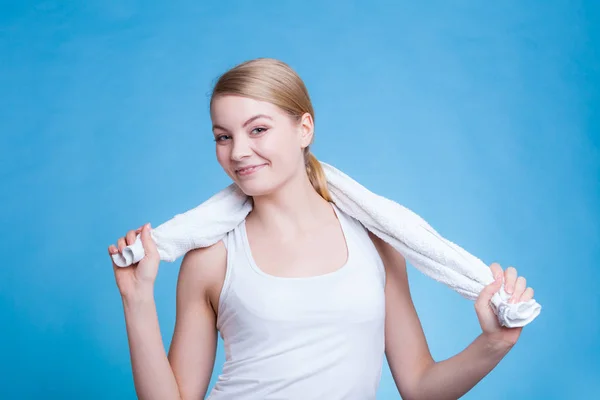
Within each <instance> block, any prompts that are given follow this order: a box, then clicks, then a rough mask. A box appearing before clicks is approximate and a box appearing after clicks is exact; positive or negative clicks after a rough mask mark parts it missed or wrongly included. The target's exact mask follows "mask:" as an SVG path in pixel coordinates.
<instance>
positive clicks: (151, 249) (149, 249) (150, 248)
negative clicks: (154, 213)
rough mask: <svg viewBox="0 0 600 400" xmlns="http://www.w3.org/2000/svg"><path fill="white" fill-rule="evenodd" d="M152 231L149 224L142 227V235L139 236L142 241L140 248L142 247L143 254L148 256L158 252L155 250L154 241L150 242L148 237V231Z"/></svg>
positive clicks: (150, 239) (150, 238) (150, 237)
mask: <svg viewBox="0 0 600 400" xmlns="http://www.w3.org/2000/svg"><path fill="white" fill-rule="evenodd" d="M151 230H152V226H151V225H150V223H148V224H146V225H145V226H144V229H142V233H141V234H140V236H141V239H142V246H144V253H146V254H147V255H150V256H154V255H156V254H157V253H158V252H157V250H156V244H155V243H154V240H152V236H151V235H150V231H151Z"/></svg>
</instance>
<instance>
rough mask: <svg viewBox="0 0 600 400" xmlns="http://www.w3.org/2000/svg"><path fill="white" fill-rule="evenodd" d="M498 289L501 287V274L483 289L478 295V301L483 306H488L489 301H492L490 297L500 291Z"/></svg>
mask: <svg viewBox="0 0 600 400" xmlns="http://www.w3.org/2000/svg"><path fill="white" fill-rule="evenodd" d="M500 287H502V273H499V274H498V275H497V276H496V279H495V280H494V281H493V282H492V283H490V284H489V285H487V286H486V287H484V288H483V290H482V291H481V293H480V294H479V299H478V301H479V302H481V303H483V304H488V303H489V302H490V300H492V297H494V294H495V293H496V292H497V291H498V290H500Z"/></svg>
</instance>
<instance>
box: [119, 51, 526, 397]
mask: <svg viewBox="0 0 600 400" xmlns="http://www.w3.org/2000/svg"><path fill="white" fill-rule="evenodd" d="M210 113H211V119H212V122H213V133H214V138H215V148H216V155H217V160H218V162H219V164H220V165H221V166H222V168H223V169H224V171H225V172H226V173H227V174H228V175H229V176H230V177H231V179H232V180H233V181H234V182H235V183H236V184H237V185H238V186H239V187H240V188H241V189H242V190H243V192H244V193H245V194H247V195H248V196H251V198H252V200H253V209H252V211H251V212H250V214H248V216H247V218H246V219H245V221H243V222H242V223H241V224H240V225H238V226H237V227H236V228H235V229H234V230H232V231H231V232H229V233H228V234H227V236H226V237H225V238H224V239H223V240H222V241H219V242H218V243H216V244H215V245H213V246H211V247H207V248H202V249H196V250H193V251H190V252H188V253H187V254H186V255H185V256H184V257H183V260H182V263H181V269H180V272H179V279H178V284H177V313H176V323H175V330H174V334H173V339H172V342H171V347H170V350H169V353H168V355H167V354H166V352H165V348H164V345H163V342H162V339H161V334H160V329H159V323H158V318H157V312H156V306H155V303H154V295H153V287H154V281H155V278H156V275H157V271H158V266H159V261H160V259H159V256H158V253H157V250H156V247H155V244H154V243H153V241H152V239H151V237H150V234H149V229H150V227H149V225H148V224H147V225H145V226H144V227H142V228H139V229H137V230H131V231H129V232H127V234H126V235H125V236H124V237H122V238H120V239H118V241H117V245H116V246H114V245H111V246H110V247H109V249H108V250H109V254H111V255H112V254H114V253H116V252H118V251H122V250H123V248H124V247H125V246H127V245H130V244H132V243H133V242H134V241H135V238H136V236H137V234H138V233H141V237H142V242H143V244H144V248H145V253H146V256H145V257H144V258H143V259H142V260H141V261H140V262H139V263H138V264H134V265H132V266H129V267H126V268H120V267H117V266H115V265H114V264H113V268H114V273H115V278H116V282H117V286H118V288H119V291H120V293H121V296H122V299H123V306H124V312H125V319H126V326H127V334H128V338H129V346H130V353H131V362H132V367H133V377H134V383H135V388H136V391H137V394H138V396H139V398H141V399H159V400H167V399H200V398H204V396H205V395H206V392H207V389H208V386H209V381H210V377H211V375H212V371H213V364H214V361H215V350H216V345H217V334H218V332H219V333H220V334H221V336H222V338H223V341H224V344H225V353H226V361H225V364H224V366H223V372H222V374H221V375H220V376H219V378H218V381H217V382H216V384H215V386H214V388H213V389H212V391H211V392H210V394H209V396H208V398H209V399H211V400H225V399H227V400H229V399H235V400H243V399H290V400H293V399H302V400H308V399H327V400H336V399H357V400H365V399H374V398H375V396H376V392H377V388H378V385H379V380H380V376H381V369H382V364H383V357H384V354H385V355H387V359H388V362H389V365H390V369H391V371H392V374H393V377H394V380H395V382H396V386H397V387H398V390H399V392H400V394H401V395H402V397H403V398H405V399H457V398H459V397H461V396H462V395H463V394H465V393H466V392H467V391H469V390H470V389H471V388H472V387H473V386H474V385H475V384H476V383H477V382H479V381H480V380H481V379H482V378H483V377H484V376H485V375H486V374H488V373H489V372H490V371H491V370H492V369H493V368H494V367H495V366H496V365H497V363H498V362H499V361H500V360H501V359H502V358H503V357H504V355H505V354H506V353H507V352H508V351H509V350H510V349H511V348H512V346H513V345H514V344H515V343H516V341H517V339H518V337H519V334H520V332H521V329H522V328H511V329H509V328H504V327H501V326H500V325H499V323H498V322H497V319H496V316H495V315H494V313H493V311H492V309H491V308H490V306H489V301H490V299H491V297H492V295H493V294H494V293H495V292H496V291H497V290H498V289H499V288H500V285H501V284H502V282H503V280H504V282H505V284H506V289H507V291H508V292H509V293H512V296H513V300H514V301H527V300H529V299H531V298H533V290H532V289H531V288H527V287H526V284H525V283H526V282H525V279H524V278H523V277H518V276H517V271H516V270H515V268H512V267H510V268H507V269H506V270H505V271H504V270H503V269H502V268H501V267H500V266H499V265H498V264H492V265H491V266H490V268H491V269H492V272H493V273H494V275H495V276H496V277H497V279H496V281H495V282H494V283H492V284H490V285H489V286H487V287H486V288H485V289H484V290H483V291H482V292H481V295H480V296H479V298H478V300H477V301H476V303H475V310H476V313H477V316H478V319H479V322H480V324H481V328H482V333H481V335H480V336H478V337H477V338H476V339H475V340H474V341H473V343H472V344H470V345H469V346H468V347H467V348H466V349H465V350H464V351H462V352H461V353H459V354H457V355H456V356H454V357H452V358H450V359H447V360H444V361H441V362H436V361H434V360H433V358H432V356H431V354H430V351H429V348H428V346H427V342H426V339H425V336H424V334H423V330H422V327H421V324H420V322H419V319H418V316H417V313H416V312H415V308H414V306H413V303H412V300H411V295H410V291H409V284H408V280H407V273H406V262H405V259H404V258H403V256H402V255H401V254H399V253H398V252H397V251H396V250H394V249H393V248H392V247H391V246H390V245H388V244H386V243H385V242H383V241H382V240H380V239H378V238H377V237H375V236H374V235H373V234H371V233H370V232H368V231H367V230H366V229H365V228H364V227H363V226H362V225H361V224H360V223H359V222H358V221H356V220H354V219H352V218H351V217H349V216H348V215H346V214H344V213H343V212H342V211H340V209H338V208H337V206H336V205H335V204H334V203H333V202H332V201H331V198H330V196H329V194H328V191H327V185H326V183H325V178H324V174H323V171H322V169H321V167H320V165H319V161H317V159H316V158H315V157H314V156H313V155H312V154H311V152H310V150H309V148H310V145H311V143H312V142H313V139H314V128H315V125H314V115H315V114H314V111H313V108H312V105H311V101H310V98H309V95H308V92H307V90H306V87H305V85H304V83H303V82H302V80H301V79H300V77H299V76H298V75H297V74H296V73H295V72H294V71H293V70H292V69H291V68H290V67H289V66H288V65H286V64H285V63H283V62H281V61H278V60H274V59H255V60H251V61H247V62H245V63H242V64H240V65H238V66H236V67H235V68H233V69H231V70H229V71H227V72H226V73H225V74H224V75H222V76H221V77H220V79H219V80H218V82H217V83H216V85H215V88H214V90H213V94H212V97H211V102H210Z"/></svg>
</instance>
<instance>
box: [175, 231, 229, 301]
mask: <svg viewBox="0 0 600 400" xmlns="http://www.w3.org/2000/svg"><path fill="white" fill-rule="evenodd" d="M226 269H227V249H226V247H225V244H224V243H223V241H222V240H220V241H218V242H217V243H215V244H213V245H212V246H209V247H202V248H198V249H194V250H190V251H189V252H187V253H186V254H185V256H184V257H183V260H182V261H181V268H180V270H179V278H178V282H177V286H178V297H180V296H181V297H185V296H194V297H195V296H200V297H203V298H204V299H206V300H209V301H210V302H211V304H213V305H214V303H215V301H214V299H215V295H216V296H217V297H216V298H217V299H218V293H219V292H220V288H221V287H222V285H223V281H224V279H225V272H226Z"/></svg>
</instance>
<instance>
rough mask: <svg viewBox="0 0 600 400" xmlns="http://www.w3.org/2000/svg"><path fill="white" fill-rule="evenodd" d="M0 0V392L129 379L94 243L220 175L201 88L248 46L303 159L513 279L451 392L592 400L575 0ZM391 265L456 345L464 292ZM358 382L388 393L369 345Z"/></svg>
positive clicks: (105, 393) (108, 393)
mask: <svg viewBox="0 0 600 400" xmlns="http://www.w3.org/2000/svg"><path fill="white" fill-rule="evenodd" d="M0 4H1V8H0V201H1V207H0V224H1V227H2V230H1V235H2V237H1V242H0V243H1V246H2V254H3V256H4V262H3V266H2V268H0V315H1V317H2V319H1V329H0V335H1V340H0V346H1V348H0V350H1V353H0V354H1V355H2V364H1V366H0V369H1V370H0V397H1V398H3V399H38V398H44V399H129V398H134V397H135V392H134V389H133V383H132V375H131V366H130V361H129V353H128V345H127V337H126V331H125V325H124V318H123V312H122V305H121V300H120V297H119V294H118V291H117V288H116V285H115V283H114V277H113V272H112V269H111V264H110V259H109V257H108V255H107V252H106V248H107V246H108V245H109V244H110V243H114V242H115V241H116V239H117V238H118V237H119V236H122V235H124V234H125V232H126V231H127V230H128V229H132V228H136V227H138V226H139V225H141V224H142V223H144V222H152V224H153V225H154V226H157V225H159V224H160V223H162V222H164V221H166V220H167V219H169V218H171V217H172V216H174V215H175V214H177V213H180V212H182V211H186V210H188V209H190V208H192V207H194V206H196V205H197V204H199V203H201V202H202V201H204V200H206V199H207V198H208V197H209V196H210V195H212V194H213V193H215V192H216V191H218V190H220V189H221V188H223V187H224V186H226V185H227V184H229V180H228V178H227V176H226V175H225V174H224V173H223V172H222V170H221V169H220V167H219V165H218V164H217V162H216V159H215V155H214V143H213V142H212V136H211V132H210V127H211V123H210V119H209V113H208V94H209V93H210V90H211V87H212V85H213V84H214V82H215V80H216V79H217V77H218V76H219V74H221V73H223V72H225V71H226V70H227V69H228V68H230V67H233V66H234V65H236V64H237V63H239V62H242V61H245V60H247V59H251V58H255V57H275V58H279V59H281V60H283V61H285V62H287V63H289V64H290V65H291V66H292V67H293V68H294V69H296V71H297V72H298V73H299V74H300V75H301V77H302V78H303V79H304V80H305V82H306V85H307V86H308V88H309V91H310V94H311V96H312V99H313V102H314V106H315V109H316V115H315V119H316V141H315V145H314V147H313V150H314V153H315V154H316V155H317V157H319V158H320V159H322V160H323V161H327V162H329V163H332V164H334V165H335V166H337V167H338V168H340V169H342V170H343V171H345V172H347V173H348V174H349V175H351V176H352V177H354V178H355V179H357V180H358V181H359V182H361V183H362V184H364V185H365V186H367V187H368V188H370V189H371V190H373V191H375V192H377V193H379V194H382V195H385V196H387V197H390V198H392V199H393V200H395V201H398V202H400V203H402V204H403V205H405V206H407V207H409V208H411V209H412V210H414V211H415V212H417V213H419V214H420V215H421V216H423V217H424V218H425V219H426V220H427V221H428V222H429V223H430V224H431V225H432V226H434V227H435V228H436V229H437V230H438V231H439V232H440V233H442V234H443V235H444V236H446V237H447V238H449V239H451V240H452V241H454V242H456V243H458V244H460V245H461V246H463V247H464V248H465V249H467V250H468V251H470V252H472V253H474V254H476V255H477V256H478V257H480V258H481V259H482V260H484V261H485V262H486V263H487V264H490V263H492V262H494V261H496V262H499V263H500V264H501V265H502V266H503V267H507V266H509V265H513V266H515V267H516V268H517V269H518V271H519V273H520V274H522V275H524V276H525V277H526V278H527V279H528V283H529V285H530V286H532V287H533V288H534V289H535V298H536V300H537V301H538V302H539V303H540V304H541V305H542V306H543V310H542V313H541V315H540V316H539V317H538V319H536V320H535V321H534V322H533V323H532V324H531V325H529V326H527V327H526V328H525V329H524V331H523V334H522V336H521V339H520V341H519V342H518V343H517V345H516V347H515V348H514V349H513V350H512V352H510V353H509V354H508V355H507V357H506V358H505V359H504V360H503V361H502V362H501V363H500V364H499V366H498V367H497V368H496V369H495V370H494V371H492V372H491V374H489V375H488V376H487V377H486V378H485V379H483V380H482V381H481V382H480V383H479V384H478V385H477V386H476V387H475V388H474V389H473V390H472V391H471V392H469V393H468V394H467V395H466V396H465V397H464V398H465V399H508V398H510V399H538V398H539V399H566V398H568V399H590V398H600V362H599V361H598V357H599V356H600V345H599V343H598V338H599V337H600V324H599V322H598V317H600V296H599V294H598V292H599V286H600V272H599V269H598V266H599V265H598V259H599V256H600V223H599V217H600V212H599V210H600V188H599V185H600V155H599V147H600V134H599V128H600V124H599V114H598V111H597V110H598V109H599V107H600V95H599V93H600V92H599V89H600V85H599V82H600V74H599V71H598V67H599V65H600V54H599V47H598V46H599V42H598V28H597V27H598V22H599V18H598V16H599V15H600V14H599V8H598V2H595V1H593V0H590V1H529V2H524V1H516V0H513V1H504V2H497V3H490V2H478V1H475V0H472V1H467V0H463V1H425V2H418V4H417V2H411V1H393V2H392V1H389V2H386V1H370V2H354V1H353V2H341V1H333V2H328V1H303V2H288V1H258V2H256V1H255V2H250V1H248V2H243V1H219V2H217V1H214V2H200V1H197V2H193V1H174V2H167V1H162V2H154V1H145V2H142V1H133V0H123V1H117V0H110V1H109V0H93V1H79V2H70V1H62V2H58V1H13V2H6V1H2V2H0ZM180 262H181V260H178V261H177V262H175V263H162V264H161V269H160V273H159V277H158V281H157V284H156V301H157V306H158V313H159V318H160V322H161V329H162V333H163V338H164V342H165V346H168V345H169V343H170V340H171V335H172V332H173V325H174V318H175V285H176V279H177V274H178V269H179V268H178V267H179V265H180ZM409 277H410V283H411V291H412V294H413V299H414V302H415V305H416V307H417V311H418V313H419V316H420V318H421V321H422V324H423V327H424V330H425V334H426V337H427V340H428V342H429V345H430V348H431V351H432V354H433V356H434V358H435V359H436V360H443V359H446V358H448V357H451V356H453V355H454V354H456V353H458V352H460V351H461V350H463V349H464V348H465V347H466V346H467V345H468V344H469V343H470V342H471V341H472V340H473V339H474V338H475V337H476V336H477V335H478V334H479V333H480V328H479V324H478V322H477V318H476V314H475V311H474V308H473V303H472V302H470V301H467V300H465V299H463V298H462V297H460V296H459V295H458V294H456V293H455V292H453V291H451V290H450V289H448V288H446V287H445V286H443V285H441V284H439V283H437V282H435V281H432V280H431V279H429V278H427V277H425V276H424V275H422V274H421V273H420V272H418V271H417V270H416V269H414V268H413V267H412V266H409ZM222 363H223V353H222V344H221V343H220V344H219V350H218V355H217V363H216V366H215V371H214V375H213V382H214V379H215V378H216V377H217V375H218V373H219V372H220V370H221V365H222ZM378 398H381V399H396V398H399V395H398V393H397V390H396V388H395V385H394V383H393V381H392V377H391V374H390V372H389V369H388V367H387V364H386V365H385V366H384V373H383V377H382V380H381V385H380V390H379V397H378Z"/></svg>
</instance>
